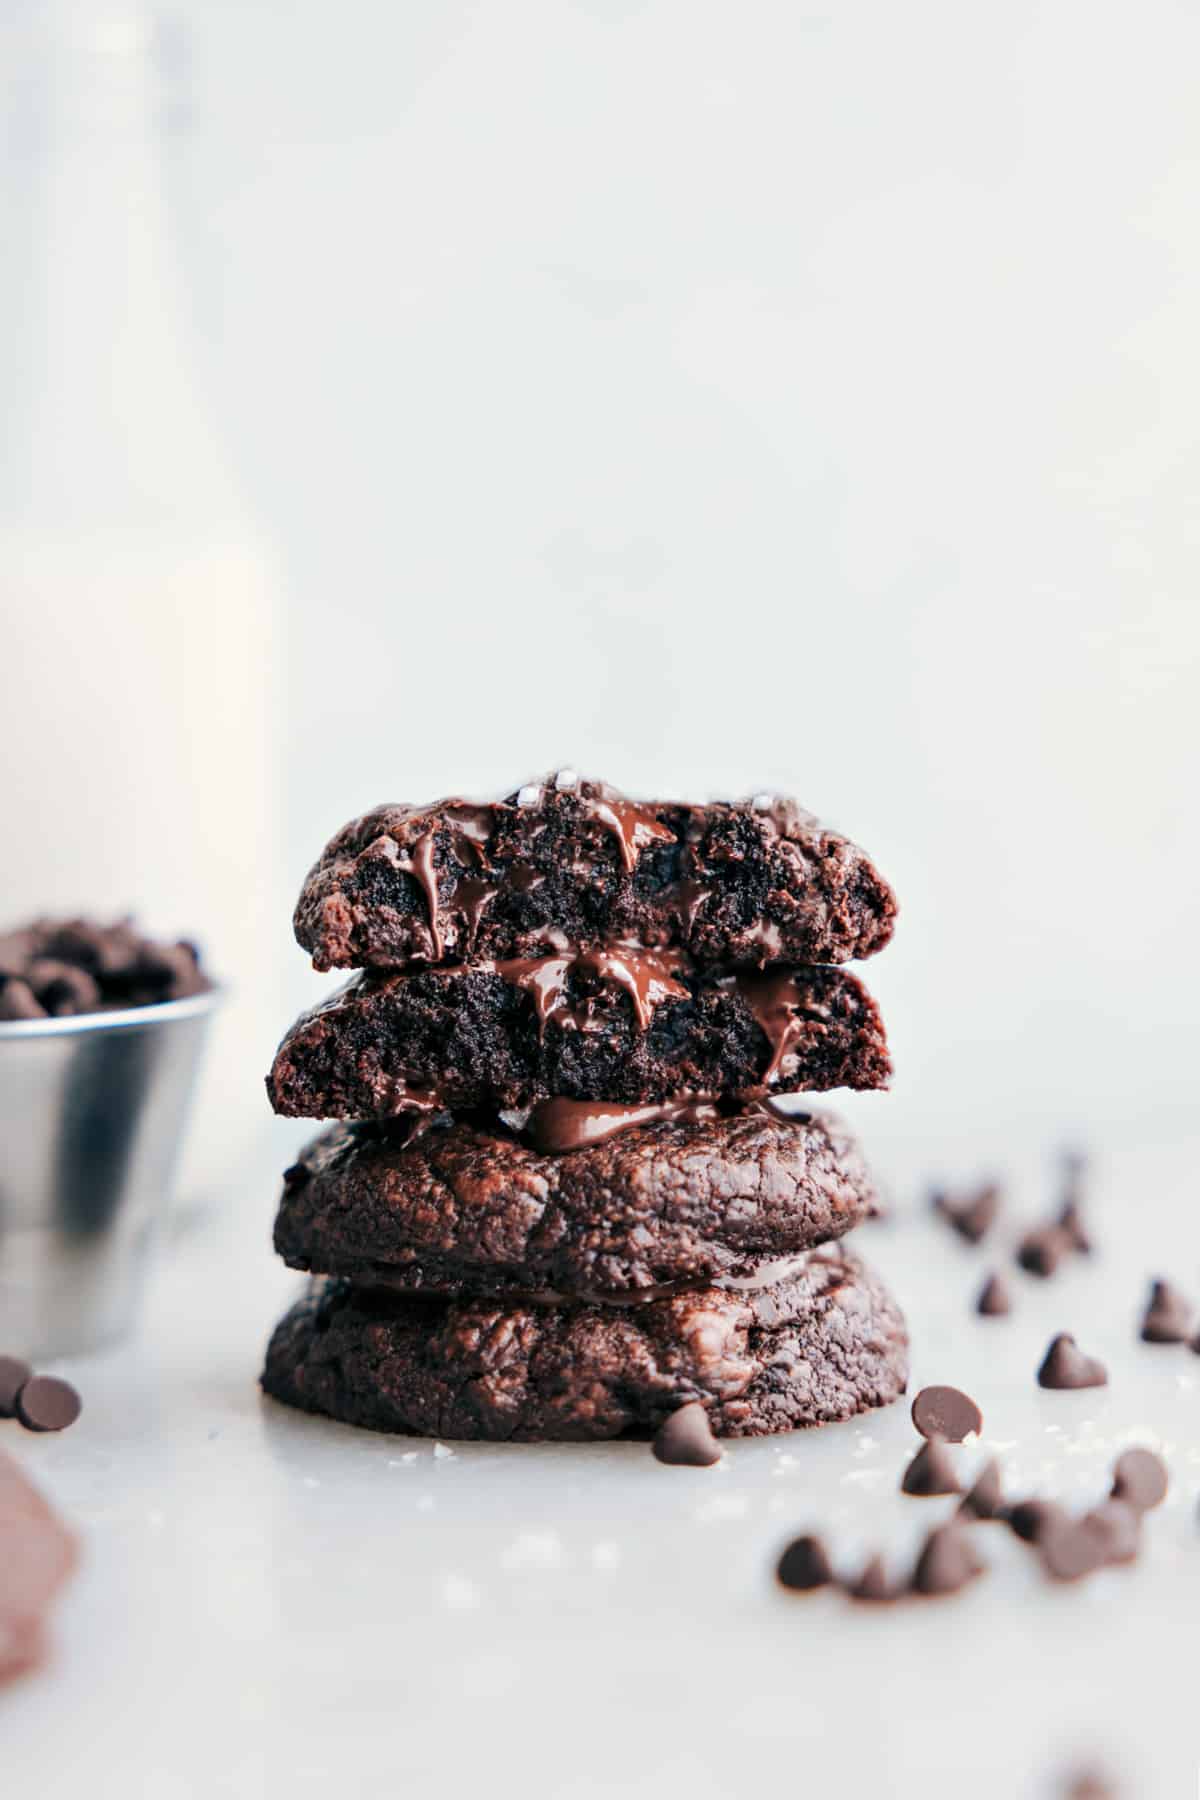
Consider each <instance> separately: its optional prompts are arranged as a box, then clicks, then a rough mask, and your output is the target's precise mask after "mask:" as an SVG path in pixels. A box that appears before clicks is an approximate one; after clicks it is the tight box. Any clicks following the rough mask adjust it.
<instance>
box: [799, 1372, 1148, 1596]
mask: <svg viewBox="0 0 1200 1800" xmlns="http://www.w3.org/2000/svg"><path fill="white" fill-rule="evenodd" d="M1054 1385H1062V1384H1054ZM1069 1385H1078V1384H1074V1383H1072V1384H1069ZM912 1417H913V1423H914V1425H915V1426H916V1428H917V1430H918V1431H919V1432H920V1433H921V1436H922V1437H923V1438H924V1440H925V1441H924V1443H923V1444H922V1445H921V1447H920V1449H919V1450H918V1451H917V1453H916V1455H915V1456H914V1457H913V1458H912V1460H911V1462H910V1463H909V1464H908V1467H907V1468H906V1469H905V1471H904V1474H903V1476H902V1477H901V1482H900V1486H901V1488H902V1490H903V1492H904V1493H906V1494H912V1495H915V1496H917V1497H919V1498H921V1499H929V1498H934V1497H937V1496H940V1495H961V1496H962V1498H961V1500H960V1503H959V1506H958V1510H957V1513H956V1514H955V1516H954V1517H953V1518H951V1519H949V1520H943V1521H942V1522H941V1523H939V1524H938V1525H936V1526H934V1528H933V1529H932V1531H930V1533H929V1534H928V1536H927V1537H926V1539H925V1541H924V1543H923V1545H922V1547H921V1550H920V1553H919V1554H918V1557H917V1560H916V1564H915V1566H914V1567H913V1569H912V1571H911V1572H910V1574H909V1575H908V1576H907V1578H906V1579H903V1580H897V1579H895V1578H894V1577H893V1576H891V1575H890V1574H889V1572H888V1567H887V1564H886V1562H885V1560H884V1558H883V1557H882V1556H881V1555H872V1556H871V1557H869V1558H868V1560H867V1561H866V1563H865V1564H864V1565H863V1566H862V1567H861V1568H859V1569H857V1570H855V1571H854V1572H853V1573H852V1574H850V1575H848V1576H847V1577H846V1578H845V1579H844V1580H842V1581H840V1582H838V1579H837V1577H836V1576H835V1574H834V1570H833V1565H832V1563H831V1561H830V1558H829V1555H828V1552H827V1551H826V1549H825V1546H824V1544H823V1543H822V1541H821V1540H820V1538H819V1537H817V1536H815V1535H813V1534H811V1533H809V1534H806V1535H804V1536H803V1537H799V1538H796V1539H794V1540H793V1541H792V1542H791V1543H790V1544H788V1545H787V1547H786V1548H785V1549H784V1551H783V1554H782V1555H781V1557H780V1558H779V1562H778V1565H777V1568H776V1574H777V1576H778V1579H779V1581H780V1583H781V1585H782V1586H783V1587H785V1588H789V1589H791V1590H793V1591H795V1592H807V1591H810V1590H812V1589H815V1588H819V1587H826V1586H829V1585H830V1584H833V1583H837V1585H840V1586H842V1587H843V1588H844V1589H845V1591H846V1592H847V1593H848V1594H849V1595H850V1597H851V1598H852V1599H855V1600H864V1601H874V1602H882V1601H891V1600H898V1599H900V1598H901V1597H902V1595H904V1594H905V1593H910V1594H920V1595H925V1596H932V1595H943V1594H953V1593H957V1592H958V1591H959V1590H960V1589H961V1588H964V1587H966V1586H967V1584H968V1583H969V1582H971V1581H973V1580H975V1578H976V1577H977V1576H979V1575H982V1574H983V1573H984V1572H985V1570H986V1567H987V1565H986V1563H985V1562H984V1560H983V1558H982V1557H981V1556H980V1554H979V1551H978V1549H977V1546H976V1542H975V1538H974V1534H973V1533H972V1532H971V1531H970V1530H969V1529H968V1528H969V1527H970V1526H973V1525H977V1524H979V1523H982V1522H995V1523H999V1524H1005V1525H1007V1526H1008V1527H1009V1528H1010V1530H1012V1531H1013V1532H1014V1533H1015V1535H1016V1536H1017V1537H1018V1538H1020V1539H1021V1540H1022V1542H1023V1543H1026V1544H1030V1545H1032V1546H1033V1547H1034V1548H1035V1550H1036V1551H1037V1553H1038V1556H1039V1558H1040V1561H1041V1565H1042V1569H1043V1571H1044V1572H1045V1574H1046V1575H1047V1576H1048V1577H1050V1579H1052V1580H1054V1581H1078V1580H1080V1579H1081V1578H1083V1577H1084V1576H1087V1575H1092V1574H1094V1573H1095V1572H1096V1571H1097V1570H1099V1569H1102V1568H1108V1567H1112V1566H1113V1565H1114V1564H1120V1563H1129V1562H1133V1561H1134V1560H1135V1558H1136V1557H1137V1556H1138V1554H1139V1551H1140V1549H1141V1537H1142V1519H1143V1516H1144V1515H1145V1514H1146V1513H1148V1512H1150V1511H1152V1510H1153V1509H1154V1508H1155V1507H1156V1506H1159V1505H1160V1504H1161V1503H1162V1501H1163V1500H1164V1499H1165V1498H1166V1494H1167V1486H1168V1475H1167V1469H1166V1465H1165V1463H1164V1462H1163V1461H1162V1458H1161V1457H1159V1456H1157V1455H1156V1454H1155V1453H1154V1452H1153V1451H1151V1450H1146V1449H1142V1448H1133V1449H1129V1450H1125V1451H1123V1452H1122V1454H1121V1455H1120V1456H1119V1457H1118V1458H1117V1461H1116V1464H1115V1466H1114V1469H1113V1475H1112V1485H1111V1488H1110V1491H1109V1493H1108V1494H1107V1496H1104V1497H1102V1498H1101V1499H1100V1500H1099V1501H1098V1502H1097V1504H1096V1505H1095V1506H1093V1507H1091V1508H1090V1509H1089V1510H1088V1511H1087V1512H1085V1513H1083V1514H1081V1515H1079V1516H1075V1515H1072V1514H1071V1513H1070V1512H1068V1511H1067V1509H1066V1508H1065V1507H1063V1506H1061V1505H1059V1504H1058V1503H1057V1502H1056V1501H1053V1500H1044V1499H1039V1498H1028V1499H1023V1500H1017V1501H1007V1500H1006V1499H1005V1497H1004V1491H1003V1483H1002V1477H1001V1470H1000V1465H999V1463H998V1462H997V1461H995V1460H994V1459H992V1460H991V1461H989V1462H987V1463H985V1464H984V1466H983V1468H982V1469H980V1470H979V1472H978V1474H977V1475H976V1476H975V1479H974V1481H973V1483H972V1485H971V1486H970V1488H969V1489H967V1490H966V1491H965V1492H964V1488H963V1483H962V1481H961V1480H960V1478H959V1472H958V1468H957V1466H956V1463H955V1461H954V1452H953V1451H952V1450H951V1449H950V1448H949V1446H950V1445H954V1444H960V1443H962V1442H963V1440H964V1439H966V1438H968V1437H973V1436H977V1435H978V1434H979V1432H980V1431H981V1430H982V1428H983V1416H982V1414H981V1413H980V1410H979V1408H978V1406H976V1404H975V1402H974V1401H973V1400H972V1399H970V1398H969V1396H968V1395H966V1394H963V1393H961V1392H960V1391H959V1390H958V1389H957V1388H952V1387H931V1388H923V1389H922V1390H921V1392H920V1393H919V1394H918V1395H917V1397H916V1399H915V1400H914V1401H913V1406H912Z"/></svg>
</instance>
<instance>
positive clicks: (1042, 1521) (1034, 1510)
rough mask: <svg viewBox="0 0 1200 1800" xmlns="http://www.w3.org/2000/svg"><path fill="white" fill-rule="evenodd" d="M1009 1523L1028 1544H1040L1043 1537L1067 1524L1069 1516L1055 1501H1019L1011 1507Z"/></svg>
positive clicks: (1008, 1515) (1008, 1516)
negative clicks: (1057, 1527)
mask: <svg viewBox="0 0 1200 1800" xmlns="http://www.w3.org/2000/svg"><path fill="white" fill-rule="evenodd" d="M1007 1518H1008V1523H1009V1525H1010V1526H1011V1528H1012V1530H1013V1531H1014V1532H1015V1533H1016V1535H1017V1536H1018V1537H1019V1538H1020V1539H1021V1541H1022V1542H1023V1543H1026V1544H1036V1543H1038V1542H1039V1541H1040V1540H1041V1538H1042V1537H1043V1535H1044V1534H1045V1533H1046V1532H1047V1531H1049V1530H1052V1529H1053V1528H1054V1527H1056V1526H1057V1525H1059V1524H1065V1523H1067V1514H1066V1512H1065V1511H1064V1510H1063V1508H1062V1507H1061V1506H1059V1505H1058V1503H1057V1502H1056V1501H1054V1500H1018V1501H1017V1503H1016V1505H1015V1506H1010V1507H1009V1509H1008V1513H1007Z"/></svg>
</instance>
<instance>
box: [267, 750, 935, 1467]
mask: <svg viewBox="0 0 1200 1800" xmlns="http://www.w3.org/2000/svg"><path fill="white" fill-rule="evenodd" d="M895 910H896V906H895V899H894V897H893V895H892V892H891V890H890V888H889V887H888V885H887V883H886V882H885V881H884V880H883V878H882V877H881V876H880V875H879V874H878V872H877V871H876V870H875V868H874V867H873V866H872V864H871V863H870V861H869V860H868V858H867V857H866V856H865V855H864V853H863V852H862V851H861V850H859V849H858V848H857V847H856V846H855V845H853V844H852V843H850V842H849V841H848V840H847V839H846V838H843V837H841V836H839V835H838V834H836V833H834V832H832V831H829V830H827V829H826V828H824V827H823V826H821V825H820V824H819V823H818V821H817V820H816V819H814V818H813V817H812V816H811V815H809V814H807V813H805V812H803V811H802V810H801V809H800V808H799V807H797V806H796V805H795V804H794V803H793V802H791V801H788V800H784V799H780V798H779V797H777V796H773V795H758V796H755V797H754V798H753V799H750V800H746V801H740V802H736V803H726V802H717V803H710V804H705V805H687V804H683V803H677V802H670V801H655V802H635V801H632V800H628V799H626V798H625V797H623V796H622V795H620V794H618V793H617V792H615V791H614V790H613V789H612V788H609V787H607V786H606V785H604V784H603V783H600V782H595V781H590V780H584V779H582V778H580V777H579V776H578V775H576V774H575V773H574V772H573V771H570V770H559V771H558V772H557V773H556V774H553V775H551V776H550V777H549V778H547V779H546V780H544V781H540V782H537V783H531V784H528V785H527V786H525V787H522V788H520V789H518V790H516V791H515V792H513V793H510V794H509V795H508V797H507V798H505V799H503V800H499V801H494V802H487V803H482V802H474V801H466V800H461V799H450V800H444V801H440V802H436V803H433V804H431V805H427V806H422V807H419V808H415V807H411V806H383V807H378V808H376V809H375V810H374V811H372V812H370V813H368V814H366V815H365V816H364V817H362V818H360V819H355V820H354V821H352V822H351V823H350V824H349V825H347V826H345V827H344V828H343V829H342V830H341V831H340V832H338V833H337V835H336V836H335V837H334V838H333V840H332V841H331V842H330V844H329V845H328V846H327V848H326V849H325V851H324V852H323V854H322V855H321V857H320V858H319V860H318V862H317V863H316V865H315V867H314V868H313V870H312V872H311V873H310V875H309V877H308V879H307V881H306V882H305V884H304V888H303V891H302V893H301V895H300V900H299V904H298V906H297V908H296V914H295V920H294V925H295V931H296V936H297V938H298V940H299V942H300V944H301V945H302V946H303V947H304V948H305V949H306V950H307V951H308V952H309V953H310V955H311V956H312V958H313V962H314V965H315V966H316V967H317V968H318V969H331V968H339V969H341V968H345V969H352V970H357V971H358V973H356V974H355V975H354V976H353V978H352V979H351V980H350V981H349V983H348V985H347V986H345V987H343V988H342V989H341V990H339V991H338V992H337V993H336V994H334V995H333V996H332V997H331V998H330V999H327V1000H326V1001H324V1002H323V1003H322V1004H321V1005H320V1006H318V1007H316V1008H314V1009H313V1010H312V1011H311V1012H309V1013H307V1014H305V1015H304V1016H303V1017H301V1018H300V1019H299V1020H298V1021H297V1022H296V1024H295V1025H293V1027H292V1028H291V1030H290V1031H289V1032H288V1033H287V1035H286V1037H285V1038H284V1040H283V1042H282V1044H281V1045H280V1048H279V1051H278V1053H277V1055H276V1057H275V1061H274V1066H273V1068H272V1070H271V1073H270V1075H269V1077H268V1083H267V1086H268V1092H269V1095H270V1098H271V1102H272V1105H273V1106H274V1108H275V1110H276V1111H277V1112H279V1113H281V1114H284V1115H287V1116H291V1117H306V1118H320V1119H327V1120H328V1119H334V1120H337V1121H339V1123H338V1124H336V1125H335V1126H334V1127H333V1128H332V1129H330V1130H327V1131H325V1132H323V1133H322V1134H321V1136H319V1137H318V1138H316V1139H315V1140H314V1141H313V1142H312V1143H311V1144H310V1145H309V1146H308V1147H307V1148H306V1149H305V1150H304V1151H303V1152H302V1154H301V1156H300V1157H299V1158H298V1160H297V1162H296V1163H295V1165H294V1166H293V1167H292V1168H291V1169H290V1170H289V1171H288V1172H287V1175H286V1177H285V1181H284V1192H283V1196H282V1199H281V1202H280V1208H279V1214H278V1218H277V1222H276V1231H275V1242H276V1247H277V1248H278V1249H279V1251H280V1253H281V1254H282V1255H283V1256H284V1257H285V1259H286V1260H287V1261H288V1262H289V1263H290V1264H292V1265H293V1266H294V1267H297V1268H300V1269H303V1270H305V1271H307V1272H310V1273H312V1274H313V1275H314V1277H315V1278H314V1280H313V1281H312V1282H311V1283H310V1287H309V1290H308V1292H307V1293H306V1295H305V1297H304V1298H303V1299H302V1300H301V1301H300V1302H299V1304H298V1305H297V1306H295V1307H294V1308H293V1309H292V1311H291V1312H290V1313H289V1314H288V1315H287V1316H286V1317H285V1318H284V1319H283V1321H282V1322H281V1323H280V1325H279V1326H278V1328H277V1329H276V1332H275V1334H274V1337H273V1338H272V1340H271V1344H270V1347H269V1349H268V1353H267V1360H266V1368H265V1373H264V1377H263V1382H264V1386H265V1387H266V1389H267V1391H268V1392H269V1393H270V1394H272V1395H274V1396H275V1397H276V1398H277V1399H280V1400H282V1401H285V1402H287V1403H289V1404H291V1405H294V1406H298V1407H302V1408H306V1409H308V1410H310V1411H315V1412H322V1413H326V1414H329V1415H331V1416H332V1417H334V1418H338V1419H342V1420H346V1421H349V1422H352V1423H356V1424H360V1425H368V1426H372V1427H374V1428H376V1429H380V1430H391V1431H404V1432H412V1433H418V1434H427V1435H433V1436H439V1437H459V1438H504V1439H533V1440H538V1439H543V1440H544V1439H560V1438H561V1439H569V1438H575V1439H594V1438H607V1437H615V1436H620V1435H623V1434H631V1435H638V1434H640V1435H649V1434H652V1433H654V1432H656V1431H657V1432H658V1433H659V1435H658V1439H657V1446H656V1448H657V1454H658V1455H659V1457H660V1459H661V1460H664V1461H671V1462H691V1463H710V1462H713V1461H714V1460H716V1459H717V1457H718V1456H719V1455H720V1449H719V1443H718V1441H717V1440H718V1439H719V1438H721V1437H725V1436H745V1435H753V1434H759V1433H765V1432H774V1431H785V1430H790V1429H792V1428H794V1427H796V1426H798V1425H813V1424H820V1423H822V1422H824V1421H827V1420H834V1419H845V1418H848V1417H850V1416H851V1415H853V1414H855V1413H857V1412H861V1411H863V1410H864V1409H866V1408H869V1407H874V1406H880V1405H884V1404H886V1403H888V1402H889V1401H892V1400H894V1399H895V1398H896V1397H897V1396H898V1395H899V1394H900V1393H902V1392H903V1390H904V1386H905V1382H906V1377H907V1337H906V1333H905V1328H904V1322H903V1319H902V1317H901V1315H900V1313H899V1311H898V1309H897V1308H896V1305H895V1303H894V1301H893V1300H892V1299H891V1296H890V1295H889V1294H888V1293H887V1291H886V1290H885V1289H884V1288H883V1286H882V1285H881V1284H880V1283H879V1282H878V1281H877V1279H876V1278H875V1277H874V1276H873V1275H872V1274H870V1272H869V1271H868V1270H867V1269H865V1268H864V1266H863V1265H862V1263H860V1262H859V1261H858V1260H857V1258H855V1257H854V1256H852V1255H851V1254H850V1253H849V1252H847V1251H846V1250H844V1249H843V1248H842V1247H841V1246H840V1243H839V1240H840V1239H841V1238H842V1237H843V1236H844V1235H845V1233H846V1232H847V1231H849V1230H850V1228H851V1227H852V1226H853V1225H855V1224H856V1223H857V1222H858V1221H859V1220H860V1219H862V1218H864V1217H867V1216H869V1215H870V1214H871V1213H872V1212H874V1211H876V1210H877V1209H878V1206H879V1197H878V1194H877V1192H876V1190H875V1187H874V1184H873V1182H872V1180H871V1177H870V1175H869V1173H868V1171H867V1170H866V1168H865V1167H864V1165H863V1162H862V1159H861V1156H860V1154H859V1151H858V1148H857V1146H856V1145H855V1143H854V1141H853V1139H852V1137H851V1135H850V1134H849V1132H848V1131H847V1130H846V1129H845V1127H844V1126H842V1125H841V1124H840V1123H839V1122H838V1121H837V1120H836V1119H834V1118H833V1117H832V1116H831V1115H828V1114H825V1113H823V1112H814V1111H810V1110H808V1109H807V1107H806V1106H805V1104H804V1103H803V1101H797V1100H796V1099H795V1098H793V1097H794V1096H804V1097H807V1096H809V1095H811V1094H813V1093H817V1092H823V1091H826V1090H828V1089H831V1088H836V1087H852V1088H878V1087H882V1086H884V1085H885V1084H886V1082H887V1079H888V1076H889V1073H890V1062H889V1058H888V1054H887V1046H886V1039H885V1035H884V1030H883V1025H882V1022H881V1020H880V1018H879V1014H878V1011H877V1010H876V1008H875V1005H874V1002H873V1001H872V1000H871V999H870V996H869V995H868V994H867V993H866V991H865V989H864V988H863V987H862V985H861V983H860V982H859V981H858V979H857V978H856V977H855V976H854V975H853V974H851V973H850V972H849V970H848V969H847V968H846V966H845V965H846V964H847V963H848V962H850V961H852V960H855V959H857V958H862V957H866V956H869V955H871V954H873V953H874V952H876V951H878V950H880V949H882V948H883V947H884V945H885V944H886V943H887V942H888V940H889V938H890V936H891V932H892V927H893V920H894V915H895Z"/></svg>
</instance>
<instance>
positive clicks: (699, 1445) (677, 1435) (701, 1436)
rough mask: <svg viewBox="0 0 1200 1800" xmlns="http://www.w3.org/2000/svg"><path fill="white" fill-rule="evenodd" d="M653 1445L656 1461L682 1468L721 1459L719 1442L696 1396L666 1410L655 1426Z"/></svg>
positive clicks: (706, 1466) (693, 1467)
mask: <svg viewBox="0 0 1200 1800" xmlns="http://www.w3.org/2000/svg"><path fill="white" fill-rule="evenodd" d="M653 1449H654V1454H655V1456H656V1457H657V1458H658V1460H659V1462H661V1463H676V1464H680V1465H682V1466H683V1467H685V1468H692V1469H707V1468H709V1467H710V1466H711V1464H713V1463H718V1462H720V1460H721V1446H720V1444H718V1442H717V1440H716V1438H715V1437H714V1436H713V1430H712V1426H711V1425H710V1424H709V1422H708V1414H707V1413H706V1412H705V1410H704V1408H703V1407H702V1406H701V1404H700V1402H699V1401H698V1400H689V1401H688V1403H687V1405H686V1406H680V1407H677V1408H676V1410H675V1411H674V1412H673V1413H668V1414H667V1416H666V1418H665V1419H664V1420H663V1422H662V1424H661V1425H660V1426H659V1428H658V1432H657V1434H656V1436H655V1439H654V1444H653Z"/></svg>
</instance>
